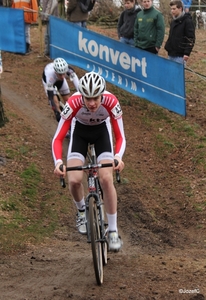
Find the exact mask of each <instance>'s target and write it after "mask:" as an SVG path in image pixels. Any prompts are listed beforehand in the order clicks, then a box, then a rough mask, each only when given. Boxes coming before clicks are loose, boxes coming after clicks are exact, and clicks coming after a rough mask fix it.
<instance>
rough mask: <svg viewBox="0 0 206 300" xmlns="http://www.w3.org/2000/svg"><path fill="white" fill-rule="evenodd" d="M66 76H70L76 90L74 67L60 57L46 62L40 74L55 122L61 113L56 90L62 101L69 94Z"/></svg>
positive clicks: (77, 81) (76, 79) (77, 80)
mask: <svg viewBox="0 0 206 300" xmlns="http://www.w3.org/2000/svg"><path fill="white" fill-rule="evenodd" d="M66 77H69V78H70V80H71V81H72V82H73V84H74V86H75V88H76V90H77V91H78V85H79V79H78V77H77V75H76V73H75V71H74V69H73V68H71V67H70V66H69V65H68V64H67V62H66V61H65V60H64V59H63V58H61V57H58V58H56V59H55V60H54V61H53V62H51V63H49V64H47V65H46V66H45V68H44V71H43V74H42V83H43V86H44V89H45V92H46V94H47V97H48V101H49V104H50V105H51V107H52V109H53V111H54V114H55V117H56V120H57V122H59V120H60V113H61V107H60V103H59V100H58V98H57V92H59V94H60V95H61V97H62V98H63V100H64V102H66V101H67V99H68V98H69V94H70V89H69V86H68V83H67V80H66Z"/></svg>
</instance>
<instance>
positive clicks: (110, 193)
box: [52, 72, 126, 251]
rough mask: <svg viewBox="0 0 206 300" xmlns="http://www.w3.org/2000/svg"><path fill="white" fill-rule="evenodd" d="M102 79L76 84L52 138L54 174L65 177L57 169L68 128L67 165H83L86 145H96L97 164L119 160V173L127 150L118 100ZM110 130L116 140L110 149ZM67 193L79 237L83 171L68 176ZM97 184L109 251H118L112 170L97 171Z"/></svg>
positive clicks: (88, 78) (82, 224) (92, 74)
mask: <svg viewBox="0 0 206 300" xmlns="http://www.w3.org/2000/svg"><path fill="white" fill-rule="evenodd" d="M105 87H106V85H105V80H104V78H103V77H102V76H100V75H99V74H98V73H95V72H90V73H86V74H85V75H84V76H83V77H82V78H81V79H80V82H79V92H76V93H74V94H73V95H72V96H71V97H70V98H69V99H68V100H67V103H66V105H65V108H64V110H63V111H62V113H61V119H60V121H59V124H58V127H57V130H56V133H55V136H54V138H53V141H52V153H53V158H54V164H55V169H54V173H55V174H56V175H57V176H63V177H65V176H66V170H65V166H64V167H63V172H62V171H60V169H59V166H60V165H62V164H63V161H62V144H63V140H64V138H65V136H66V133H67V131H68V129H69V128H70V125H71V136H70V143H69V147H68V153H67V166H68V167H73V166H76V165H83V164H84V162H85V158H86V155H87V149H88V143H90V144H94V145H95V151H96V156H97V162H98V163H111V162H113V161H114V159H117V160H118V165H117V166H116V167H115V166H114V169H116V170H119V171H122V170H123V168H124V162H123V161H122V156H123V154H124V151H125V147H126V140H125V134H124V126H123V120H122V110H121V106H120V104H119V101H118V99H117V98H116V97H115V96H114V95H113V94H111V93H109V92H108V91H106V90H105ZM112 129H113V132H114V137H115V149H114V148H113V138H112ZM67 176H68V183H69V190H70V192H71V194H72V196H73V199H74V202H75V204H76V207H77V209H78V214H77V215H78V218H77V226H78V230H79V232H80V233H82V234H86V226H85V201H84V188H83V184H82V180H83V171H82V172H81V171H71V172H68V173H67ZM99 179H100V184H101V187H102V189H103V194H104V204H105V210H106V213H107V219H108V229H109V234H108V240H109V248H110V250H111V251H112V250H113V251H118V250H119V249H120V248H121V245H122V241H121V239H120V237H119V235H118V228H117V193H116V189H115V187H114V184H113V170H112V168H102V169H99Z"/></svg>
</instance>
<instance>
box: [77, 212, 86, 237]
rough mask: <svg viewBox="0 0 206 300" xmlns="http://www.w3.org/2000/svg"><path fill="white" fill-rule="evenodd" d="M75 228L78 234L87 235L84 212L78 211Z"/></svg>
mask: <svg viewBox="0 0 206 300" xmlns="http://www.w3.org/2000/svg"><path fill="white" fill-rule="evenodd" d="M76 226H77V228H78V231H79V233H81V234H87V227H86V218H85V210H84V211H78V213H77V219H76Z"/></svg>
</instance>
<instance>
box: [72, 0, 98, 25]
mask: <svg viewBox="0 0 206 300" xmlns="http://www.w3.org/2000/svg"><path fill="white" fill-rule="evenodd" d="M95 1H96V0H69V3H68V7H67V20H68V21H70V22H72V23H75V24H76V25H78V26H81V27H84V28H86V27H87V20H88V17H89V12H90V11H91V10H92V9H93V7H94V4H95Z"/></svg>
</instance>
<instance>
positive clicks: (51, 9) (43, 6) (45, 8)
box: [40, 0, 59, 56]
mask: <svg viewBox="0 0 206 300" xmlns="http://www.w3.org/2000/svg"><path fill="white" fill-rule="evenodd" d="M40 11H41V19H42V21H43V22H44V23H46V30H45V35H44V42H45V48H44V55H45V56H50V51H49V44H50V32H49V16H50V15H52V16H55V17H58V16H59V12H58V1H57V0H40Z"/></svg>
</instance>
